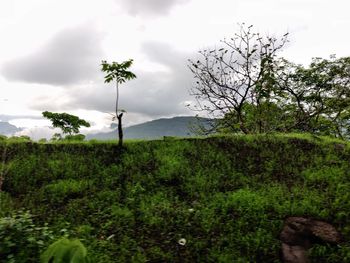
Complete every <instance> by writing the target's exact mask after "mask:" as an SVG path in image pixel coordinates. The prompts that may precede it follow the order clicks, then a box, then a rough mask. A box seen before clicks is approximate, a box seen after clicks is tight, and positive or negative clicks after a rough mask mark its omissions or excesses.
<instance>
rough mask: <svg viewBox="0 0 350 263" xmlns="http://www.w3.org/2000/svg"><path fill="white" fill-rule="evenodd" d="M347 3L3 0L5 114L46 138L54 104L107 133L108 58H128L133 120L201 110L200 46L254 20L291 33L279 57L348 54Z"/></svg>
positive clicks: (125, 91) (266, 30) (0, 97)
mask: <svg viewBox="0 0 350 263" xmlns="http://www.w3.org/2000/svg"><path fill="white" fill-rule="evenodd" d="M349 10H350V1H349V0H333V1H329V0H215V1H211V0H103V1H102V0H0V36H1V41H0V57H1V60H0V121H9V122H10V123H11V124H13V125H16V126H17V127H24V128H25V129H24V130H23V131H22V132H21V134H25V135H29V136H31V137H33V138H40V137H48V136H50V135H51V134H52V133H53V132H54V131H53V130H51V129H49V128H48V127H49V126H50V122H49V121H48V120H45V119H43V118H41V113H42V112H43V111H46V110H48V111H53V112H67V113H70V114H74V115H77V116H79V117H81V118H83V119H85V120H88V121H89V122H90V123H91V124H92V127H91V128H89V129H82V132H85V133H89V132H96V131H107V130H108V129H109V126H110V124H111V116H112V115H111V113H113V111H114V107H115V87H114V85H113V84H105V83H104V79H103V77H104V74H103V72H101V66H100V64H101V61H102V60H107V61H108V62H112V61H116V62H122V61H125V60H128V59H133V60H134V64H133V66H132V67H131V68H130V70H131V71H133V72H134V73H135V74H136V75H137V78H136V79H135V80H131V81H129V82H127V83H123V84H122V85H121V86H120V107H121V108H122V109H125V110H126V111H127V113H126V114H125V116H124V118H123V122H124V125H125V126H130V125H133V124H137V123H141V122H145V121H149V120H152V119H157V118H161V117H173V116H179V115H181V116H185V115H195V114H196V113H195V112H192V111H190V110H189V109H188V108H187V107H186V105H187V104H188V103H190V102H191V101H193V100H194V98H193V97H191V96H190V95H189V89H190V88H191V86H192V84H193V76H192V75H191V72H190V71H189V69H188V67H187V65H188V59H193V58H195V57H196V55H197V53H198V51H199V50H202V49H205V48H208V47H215V46H216V45H218V44H219V43H220V40H222V39H224V38H230V37H232V36H233V35H234V33H235V32H237V30H238V24H239V23H246V24H249V25H250V24H251V25H254V29H255V30H257V31H259V32H260V33H261V34H270V35H275V36H277V37H278V36H281V35H283V34H284V33H286V32H289V40H290V42H289V43H288V45H286V46H285V47H284V49H283V51H282V52H281V54H280V55H281V56H283V57H285V58H287V59H289V60H291V61H293V62H295V63H300V64H304V65H307V64H308V63H309V62H310V61H311V58H312V57H323V58H327V57H329V55H331V54H336V55H337V57H343V56H350V49H349V46H350V34H349V28H350V16H349V14H348V11H349Z"/></svg>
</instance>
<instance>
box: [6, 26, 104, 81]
mask: <svg viewBox="0 0 350 263" xmlns="http://www.w3.org/2000/svg"><path fill="white" fill-rule="evenodd" d="M102 53H103V52H102V49H101V36H100V34H99V32H98V31H97V30H96V29H95V28H94V27H93V25H90V24H85V25H83V26H78V27H75V28H70V29H65V30H62V31H60V32H58V33H57V34H56V35H55V36H54V37H53V38H52V39H51V40H50V41H49V42H48V43H46V44H44V45H43V46H42V47H41V48H40V49H38V50H36V51H35V52H34V53H32V54H31V55H29V56H26V57H22V58H17V59H14V60H12V61H9V62H7V63H5V64H4V65H3V67H2V73H3V75H4V76H5V77H6V78H7V79H8V80H9V81H21V82H27V83H40V84H51V85H64V84H74V83H79V82H81V81H87V80H89V79H91V78H93V77H94V76H96V75H97V73H98V67H99V63H100V61H101V58H102Z"/></svg>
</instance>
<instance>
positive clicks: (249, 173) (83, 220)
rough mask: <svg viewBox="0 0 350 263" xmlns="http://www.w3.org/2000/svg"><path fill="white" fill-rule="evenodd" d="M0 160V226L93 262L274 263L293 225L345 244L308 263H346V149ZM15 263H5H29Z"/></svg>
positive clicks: (34, 147)
mask: <svg viewBox="0 0 350 263" xmlns="http://www.w3.org/2000/svg"><path fill="white" fill-rule="evenodd" d="M0 153H4V154H2V155H0V156H2V160H1V170H0V171H1V175H2V176H3V178H4V181H3V185H2V192H1V193H0V198H1V199H0V216H1V217H3V218H4V217H8V216H11V215H12V214H13V213H14V212H15V211H19V210H20V209H22V210H28V211H29V212H30V214H31V215H33V219H32V220H33V223H32V225H33V224H35V225H36V226H40V227H44V230H45V231H46V232H48V231H49V230H48V229H46V227H48V228H49V229H50V235H51V236H53V237H55V238H58V237H60V236H61V235H62V234H64V235H66V236H69V237H72V238H79V239H80V240H81V241H82V242H83V243H84V245H85V246H86V247H87V249H88V252H89V255H90V257H91V260H92V262H106V263H108V262H280V254H279V251H280V246H281V245H280V241H279V239H278V237H279V233H280V231H281V229H282V225H283V221H284V219H285V218H286V217H287V216H292V215H293V216H307V217H312V218H315V219H321V220H325V221H327V222H330V223H332V224H333V225H334V226H335V227H336V228H337V229H338V230H339V231H340V232H341V233H342V235H343V237H344V242H343V243H342V244H341V245H338V246H331V245H327V244H323V245H322V244H320V245H317V246H315V247H313V248H312V249H311V251H310V253H311V256H310V257H311V260H312V262H350V243H349V236H350V191H349V189H350V162H349V161H350V147H349V144H348V143H346V142H343V141H337V140H332V139H329V138H320V137H312V136H304V135H288V136H283V135H275V136H266V135H260V136H231V137H209V138H192V139H168V140H159V141H141V142H133V143H127V144H126V145H125V147H124V149H123V150H120V149H119V148H118V147H117V146H116V144H115V143H114V142H104V143H102V142H81V143H51V144H50V143H49V144H40V143H33V142H10V141H7V142H6V141H3V142H1V143H0ZM45 224H47V226H46V225H45ZM40 227H38V228H39V230H40V231H41V230H42V228H40ZM62 232H63V233H62ZM46 236H47V235H45V237H46ZM39 237H40V235H39ZM39 237H37V240H41V239H42V238H41V239H40V238H39ZM0 238H1V233H0ZM45 245H46V247H47V246H48V245H49V243H45ZM22 249H23V248H22ZM43 249H44V247H43V248H39V250H40V251H42V250H43ZM20 252H21V251H15V253H14V254H13V257H14V258H15V261H13V262H37V261H35V260H37V259H35V255H34V256H32V259H31V260H32V261H30V260H29V259H28V258H27V259H26V258H22V259H20V258H19V256H17V258H16V255H17V254H18V255H20ZM16 253H17V254H16ZM4 255H5V252H4V251H3V254H1V250H0V262H7V261H6V260H5V259H4Z"/></svg>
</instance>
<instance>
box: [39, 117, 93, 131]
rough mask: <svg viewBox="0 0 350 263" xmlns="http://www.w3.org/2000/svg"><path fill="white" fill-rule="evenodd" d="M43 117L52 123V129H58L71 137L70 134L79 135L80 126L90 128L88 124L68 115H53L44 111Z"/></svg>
mask: <svg viewBox="0 0 350 263" xmlns="http://www.w3.org/2000/svg"><path fill="white" fill-rule="evenodd" d="M42 114H43V116H44V117H45V118H47V119H49V120H50V121H51V122H52V126H53V127H54V128H60V129H61V130H62V132H63V133H64V134H67V133H68V134H69V135H71V134H72V133H79V128H80V127H81V126H84V127H90V123H88V122H87V121H85V120H83V119H80V118H79V117H77V116H75V115H71V114H68V113H65V112H64V113H53V112H49V111H44V112H43V113H42Z"/></svg>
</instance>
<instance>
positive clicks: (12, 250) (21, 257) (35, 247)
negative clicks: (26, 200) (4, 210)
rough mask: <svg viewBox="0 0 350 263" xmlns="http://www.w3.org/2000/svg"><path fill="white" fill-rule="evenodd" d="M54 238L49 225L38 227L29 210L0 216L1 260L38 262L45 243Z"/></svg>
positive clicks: (3, 262) (7, 261)
mask: <svg viewBox="0 0 350 263" xmlns="http://www.w3.org/2000/svg"><path fill="white" fill-rule="evenodd" d="M52 238H53V235H52V232H51V231H50V230H49V228H48V227H47V225H45V226H43V227H38V226H36V225H35V224H34V222H33V217H32V215H31V214H30V213H29V212H23V211H18V212H16V213H14V214H13V215H11V216H7V217H2V218H0V244H1V246H0V262H2V263H15V262H23V263H27V262H28V263H29V262H33V263H36V262H38V261H39V255H40V251H41V250H42V249H43V248H44V247H45V243H46V242H48V241H50V240H51V239H52Z"/></svg>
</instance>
